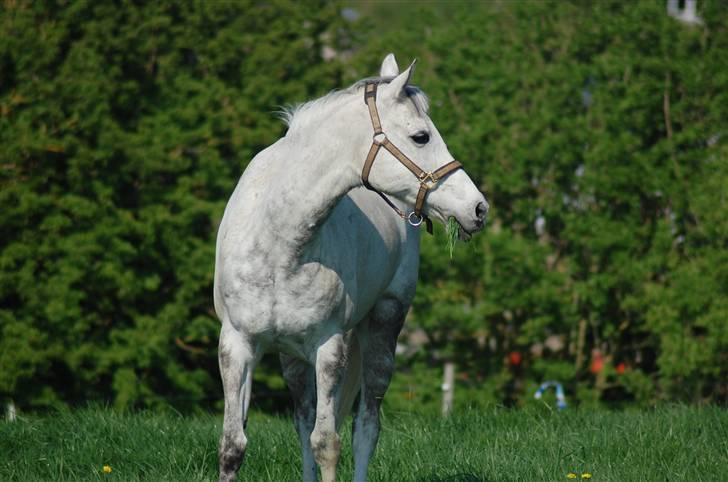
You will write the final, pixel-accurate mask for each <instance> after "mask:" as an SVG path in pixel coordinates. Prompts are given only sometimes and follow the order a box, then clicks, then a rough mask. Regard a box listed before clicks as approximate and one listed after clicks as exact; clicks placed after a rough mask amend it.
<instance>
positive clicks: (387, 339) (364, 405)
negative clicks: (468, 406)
mask: <svg viewBox="0 0 728 482" xmlns="http://www.w3.org/2000/svg"><path fill="white" fill-rule="evenodd" d="M405 314H406V309H405V307H404V305H403V304H402V303H400V302H399V301H397V300H395V299H393V298H387V299H382V300H380V301H379V302H378V303H377V304H376V306H375V308H374V309H373V310H372V312H371V313H370V315H369V320H368V323H367V322H366V321H365V322H364V323H362V324H361V325H359V326H358V327H357V337H358V338H359V343H360V349H361V360H362V391H361V398H360V400H359V409H358V411H357V414H356V418H355V419H354V481H355V482H364V481H366V478H367V469H368V467H369V460H370V458H371V456H372V454H373V453H374V449H375V447H376V446H377V440H378V439H379V427H380V424H379V407H380V406H381V404H382V398H383V397H384V394H385V393H386V391H387V388H389V382H390V381H391V380H392V373H393V372H394V352H395V348H396V346H397V336H398V335H399V332H400V330H401V329H402V325H403V324H404V317H405Z"/></svg>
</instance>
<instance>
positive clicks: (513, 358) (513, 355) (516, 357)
mask: <svg viewBox="0 0 728 482" xmlns="http://www.w3.org/2000/svg"><path fill="white" fill-rule="evenodd" d="M522 360H523V357H522V356H521V353H520V352H517V351H512V352H510V353H509V354H508V363H510V364H511V365H512V366H514V367H517V366H518V365H520V364H521V361H522Z"/></svg>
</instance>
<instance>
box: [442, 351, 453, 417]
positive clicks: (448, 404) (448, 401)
mask: <svg viewBox="0 0 728 482" xmlns="http://www.w3.org/2000/svg"><path fill="white" fill-rule="evenodd" d="M454 392H455V364H454V363H453V362H445V375H444V377H443V381H442V416H443V417H447V416H448V415H449V414H450V412H452V402H453V397H454Z"/></svg>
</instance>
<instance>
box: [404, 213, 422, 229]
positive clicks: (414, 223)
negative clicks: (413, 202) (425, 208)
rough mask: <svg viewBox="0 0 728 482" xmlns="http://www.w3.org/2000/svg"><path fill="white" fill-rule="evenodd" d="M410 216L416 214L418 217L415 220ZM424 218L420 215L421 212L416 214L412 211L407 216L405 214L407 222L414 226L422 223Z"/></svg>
mask: <svg viewBox="0 0 728 482" xmlns="http://www.w3.org/2000/svg"><path fill="white" fill-rule="evenodd" d="M412 216H416V217H417V218H418V219H417V220H416V221H412ZM424 220H425V217H424V216H422V215H421V214H417V213H415V212H414V211H412V212H411V213H409V216H407V222H408V223H410V225H412V226H414V227H417V226H419V225H420V224H422V221H424Z"/></svg>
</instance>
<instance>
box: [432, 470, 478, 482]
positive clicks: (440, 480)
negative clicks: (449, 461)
mask: <svg viewBox="0 0 728 482" xmlns="http://www.w3.org/2000/svg"><path fill="white" fill-rule="evenodd" d="M420 481H421V482H489V481H488V479H484V478H482V477H480V476H477V475H475V474H469V473H467V472H463V473H460V474H453V475H430V476H428V477H423V478H421V479H420Z"/></svg>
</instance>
